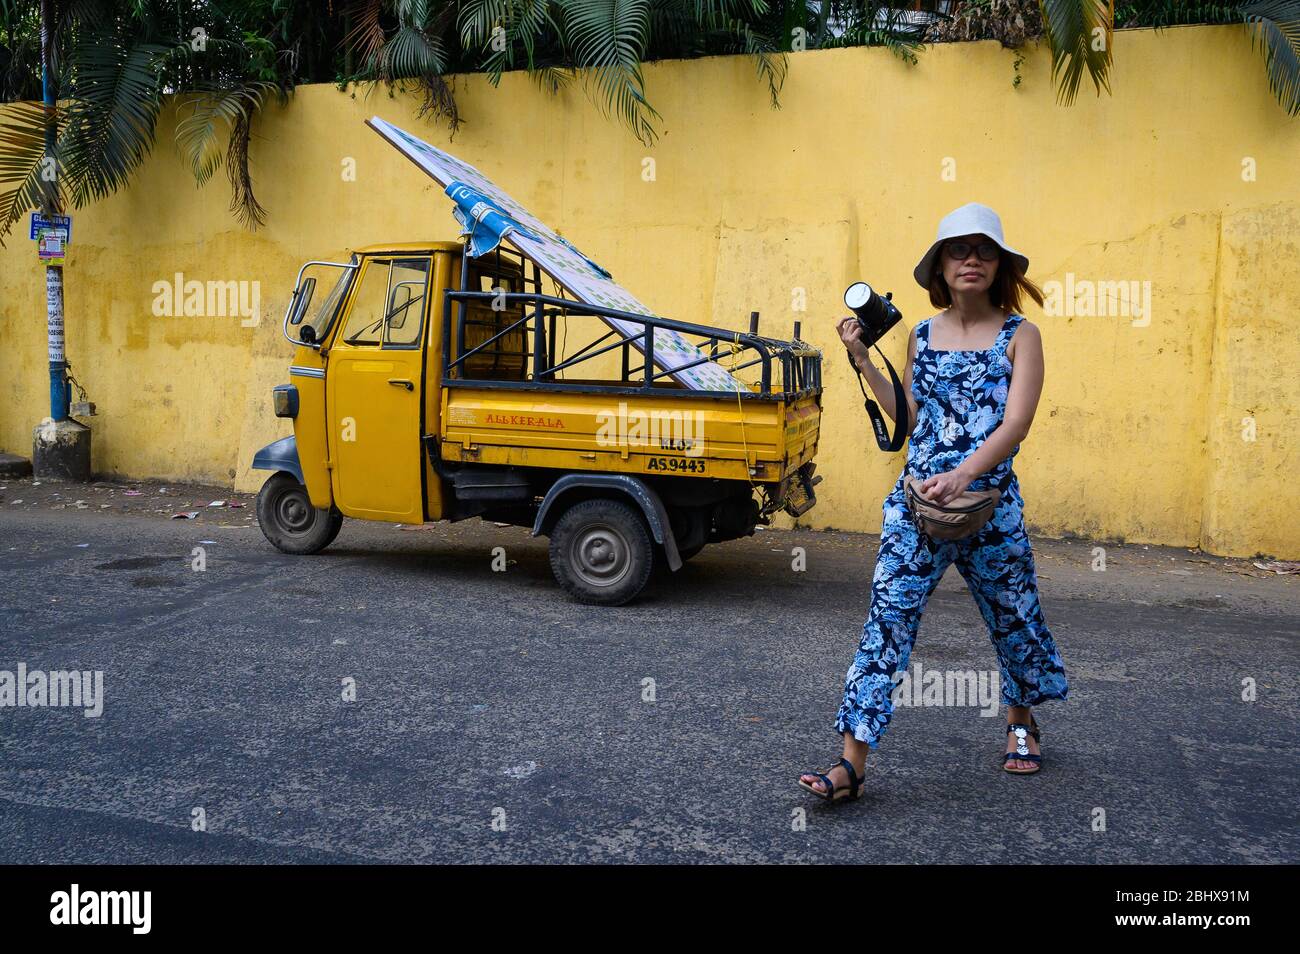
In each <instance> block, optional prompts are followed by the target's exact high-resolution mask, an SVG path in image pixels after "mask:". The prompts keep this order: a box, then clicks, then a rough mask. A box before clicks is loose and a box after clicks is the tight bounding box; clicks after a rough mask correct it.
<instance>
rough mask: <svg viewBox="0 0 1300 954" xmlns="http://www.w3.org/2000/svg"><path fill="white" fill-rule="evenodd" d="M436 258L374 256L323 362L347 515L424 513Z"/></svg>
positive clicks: (335, 478) (403, 519)
mask: <svg viewBox="0 0 1300 954" xmlns="http://www.w3.org/2000/svg"><path fill="white" fill-rule="evenodd" d="M429 262H430V260H429V257H428V256H414V257H408V256H392V257H368V258H367V259H366V260H365V263H364V265H363V266H362V270H361V273H360V275H358V276H357V288H356V292H355V293H354V294H353V296H352V300H351V302H350V304H349V307H348V311H347V314H346V316H345V317H344V320H343V321H341V322H340V323H339V324H340V329H339V331H338V333H337V334H336V335H335V337H334V342H333V345H332V347H331V348H330V351H329V356H328V359H327V361H326V372H325V374H326V380H325V396H326V407H327V414H328V417H329V436H328V441H329V449H330V458H331V461H332V470H331V472H330V473H331V478H330V479H331V481H332V484H333V488H334V501H335V503H336V504H337V506H338V508H339V509H340V510H341V511H343V513H345V514H346V515H348V516H349V517H361V518H363V519H367V520H388V521H393V522H400V523H421V522H423V521H424V493H423V487H422V468H423V462H422V460H421V449H420V433H421V426H422V422H421V419H420V418H421V407H422V406H423V401H422V398H423V395H422V393H421V392H422V380H421V379H422V374H421V371H422V368H423V357H424V356H423V349H422V343H423V341H424V331H425V324H426V322H427V320H428V313H429V307H428V306H429V294H428V290H429Z"/></svg>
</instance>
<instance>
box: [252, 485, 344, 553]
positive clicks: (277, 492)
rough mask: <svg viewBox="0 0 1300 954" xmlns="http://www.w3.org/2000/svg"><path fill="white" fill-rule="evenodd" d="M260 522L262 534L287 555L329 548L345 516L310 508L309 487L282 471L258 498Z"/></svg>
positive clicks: (333, 510) (331, 510)
mask: <svg viewBox="0 0 1300 954" xmlns="http://www.w3.org/2000/svg"><path fill="white" fill-rule="evenodd" d="M257 522H258V524H259V525H260V526H261V528H262V534H263V535H264V536H265V537H266V539H268V540H270V541H271V544H272V545H273V546H274V547H275V548H276V549H278V550H283V551H284V552H285V553H294V554H305V553H317V552H319V551H320V550H324V549H325V548H326V547H327V546H329V545H330V544H331V543H332V542H333V541H334V538H335V537H337V536H338V535H339V528H340V527H341V526H343V514H341V513H339V512H338V511H337V510H335V509H333V508H332V507H331V508H330V509H329V510H319V509H317V508H316V507H313V506H312V505H311V500H310V499H308V497H307V488H306V487H304V486H303V485H302V484H300V483H298V481H297V479H295V478H294V476H293V475H292V474H286V473H284V472H283V471H281V472H280V473H278V474H275V475H274V476H272V477H271V479H270V480H268V481H267V482H266V483H264V484H263V485H262V490H261V492H259V493H258V495H257Z"/></svg>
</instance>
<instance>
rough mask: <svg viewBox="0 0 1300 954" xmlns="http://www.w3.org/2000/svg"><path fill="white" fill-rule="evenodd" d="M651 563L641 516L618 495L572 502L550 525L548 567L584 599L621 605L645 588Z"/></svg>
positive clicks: (650, 547) (650, 545)
mask: <svg viewBox="0 0 1300 954" xmlns="http://www.w3.org/2000/svg"><path fill="white" fill-rule="evenodd" d="M653 566H654V543H653V541H652V540H651V539H650V531H649V530H648V529H647V528H646V525H645V521H644V520H643V519H642V518H641V514H639V513H637V512H636V510H634V509H633V508H632V507H630V506H628V505H627V504H625V503H620V502H619V501H617V500H603V499H601V500H584V501H582V502H581V503H577V504H574V505H573V506H572V507H570V508H569V509H568V510H566V511H565V512H564V514H563V515H562V516H561V517H560V519H559V520H558V521H557V522H556V524H555V529H554V530H552V531H551V572H553V573H554V574H555V579H556V582H558V583H559V584H560V586H562V587H564V589H565V590H567V591H568V592H569V593H571V594H572V595H573V596H574V597H576V598H577V599H578V600H580V601H582V602H583V603H594V604H598V605H601V606H621V605H623V604H624V603H626V602H628V601H629V600H631V599H633V598H634V597H635V596H636V595H637V594H638V593H640V592H641V590H642V589H644V587H645V585H646V581H648V580H649V579H650V571H651V569H652V568H653Z"/></svg>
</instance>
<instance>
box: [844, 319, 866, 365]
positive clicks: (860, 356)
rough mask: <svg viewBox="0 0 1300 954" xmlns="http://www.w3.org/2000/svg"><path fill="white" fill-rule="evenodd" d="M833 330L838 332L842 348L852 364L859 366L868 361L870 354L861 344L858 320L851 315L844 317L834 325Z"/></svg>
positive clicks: (860, 328) (860, 327) (860, 329)
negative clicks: (846, 352) (847, 352)
mask: <svg viewBox="0 0 1300 954" xmlns="http://www.w3.org/2000/svg"><path fill="white" fill-rule="evenodd" d="M835 330H836V331H837V332H839V335H840V340H841V341H843V342H844V347H845V348H847V349H848V350H849V356H850V357H851V358H852V359H853V363H854V364H861V363H862V362H863V361H866V360H869V359H870V357H871V352H870V351H869V350H867V346H866V345H864V344H863V343H862V325H861V323H860V322H859V321H858V319H856V318H854V317H853V316H852V315H846V316H845V317H843V318H841V319H840V320H839V323H838V324H836V325H835Z"/></svg>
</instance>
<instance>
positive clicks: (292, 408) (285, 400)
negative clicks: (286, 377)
mask: <svg viewBox="0 0 1300 954" xmlns="http://www.w3.org/2000/svg"><path fill="white" fill-rule="evenodd" d="M271 403H272V405H273V406H274V407H275V416H276V417H297V416H298V389H297V388H296V387H294V386H293V385H292V384H277V385H276V386H275V388H274V390H272V391H271Z"/></svg>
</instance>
